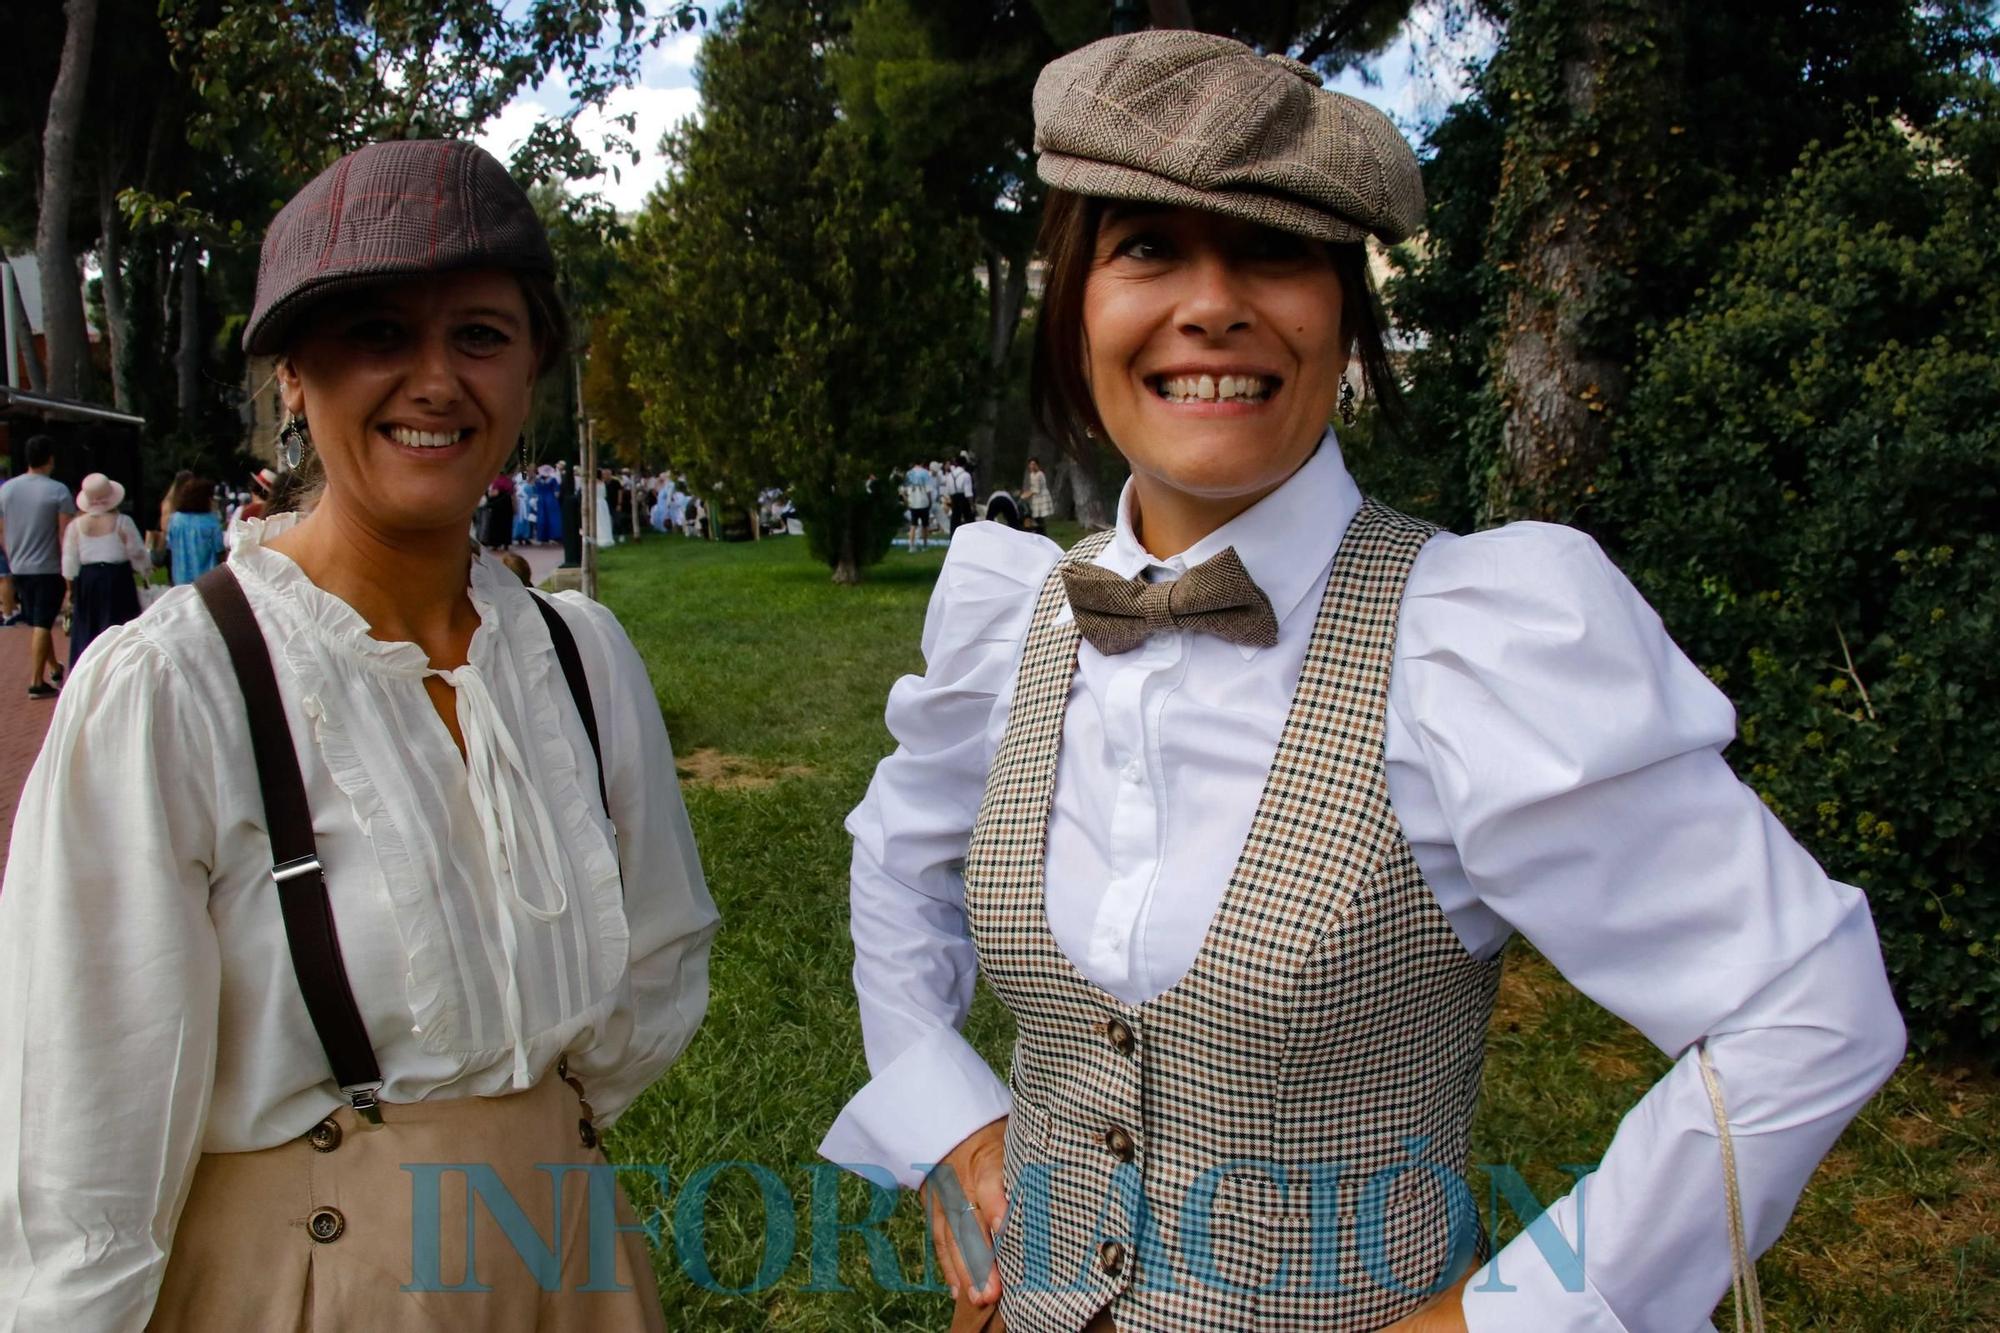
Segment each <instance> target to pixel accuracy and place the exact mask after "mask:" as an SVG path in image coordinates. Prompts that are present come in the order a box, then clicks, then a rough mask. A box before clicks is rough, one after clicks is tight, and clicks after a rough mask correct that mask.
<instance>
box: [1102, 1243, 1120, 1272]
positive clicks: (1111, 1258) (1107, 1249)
mask: <svg viewBox="0 0 2000 1333" xmlns="http://www.w3.org/2000/svg"><path fill="white" fill-rule="evenodd" d="M1097 1266H1098V1267H1099V1268H1101V1269H1103V1270H1104V1271H1105V1272H1107V1273H1109V1274H1110V1275H1111V1276H1112V1277H1117V1276H1118V1273H1119V1270H1120V1269H1122V1268H1124V1267H1125V1247H1124V1246H1123V1245H1120V1244H1119V1243H1118V1242H1117V1241H1115V1240H1107V1241H1105V1242H1104V1243H1103V1244H1102V1245H1100V1246H1098V1247H1097Z"/></svg>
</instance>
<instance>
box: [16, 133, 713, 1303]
mask: <svg viewBox="0 0 2000 1333" xmlns="http://www.w3.org/2000/svg"><path fill="white" fill-rule="evenodd" d="M553 268H554V265H553V261H552V259H551V256H550V253H549V248H548V242H547V240H546V238H545V237H544V235H543V232H542V228H541V224H540V223H539V222H538V221H537V219H536V217H535V214H534V211H533V209H532V208H531V207H530V206H529V203H528V200H527V197H526V196H525V195H524V194H523V192H522V191H521V189H520V187H519V186H518V185H516V184H515V182H514V181H513V180H512V179H510V178H509V177H508V175H507V173H506V171H505V170H504V169H503V168H502V167H501V166H500V164H499V163H498V162H496V161H494V160H493V159H492V158H491V157H489V156H488V155H487V154H486V153H485V152H483V151H481V150H480V149H479V148H477V147H475V146H474V145H472V144H468V143H458V142H397V143H384V144H376V145H372V146H370V147H367V148H363V149H361V150H359V151H358V152H355V153H353V154H350V155H349V156H347V157H345V158H342V159H341V160H340V161H339V162H337V163H336V164H334V165H333V166H332V167H330V168H329V169H328V170H327V171H326V172H325V173H323V174H322V175H320V176H319V177H318V178H317V179H315V180H314V181H313V182H312V183H311V184H309V185H308V186H306V188H305V189H304V190H303V191H301V192H300V194H299V195H298V197H297V198H295V199H293V200H292V201H291V203H289V204H287V205H286V206H285V208H284V209H283V210H282V211H281V212H280V213H279V214H278V216H277V218H276V219H275V220H274V221H273V222H272V224H271V228H270V232H269V234H268V235H267V237H266V239H265V243H264V249H263V255H262V263H261V265H260V267H259V270H258V278H257V299H256V306H255V310H254V312H253V314H252V316H251V319H250V323H249V326H248V329H247V331H246V332H245V334H244V346H245V348H246V350H248V351H251V352H257V353H269V354H274V355H276V356H277V357H278V358H279V361H278V372H277V373H278V378H279V382H280V386H281V388H282V390H283V394H284V399H285V406H286V409H287V411H288V413H289V414H290V415H291V417H292V421H291V423H290V424H288V426H287V428H286V432H285V437H284V440H283V442H282V444H281V448H282V449H283V450H284V451H285V452H288V453H291V452H294V451H297V450H300V449H302V448H305V447H310V448H311V449H312V450H313V451H314V452H315V453H316V454H317V455H318V457H319V459H320V462H321V464H322V465H323V469H324V473H325V485H324V488H323V490H322V491H321V493H320V495H319V497H318V499H317V502H316V504H314V505H313V507H312V509H311V512H310V513H309V514H307V515H305V516H304V517H303V518H301V517H300V516H299V515H296V514H286V515H282V516H278V517H273V518H270V519H262V520H251V521H248V522H240V523H238V524H237V525H236V528H235V533H234V536H235V540H234V545H233V550H232V553H231V555H230V558H229V561H228V563H227V565H226V566H224V567H222V568H220V569H218V570H216V571H214V572H213V573H211V574H210V575H208V576H206V577H204V578H203V579H201V580H199V581H198V582H196V583H195V584H194V585H193V586H191V587H186V588H177V589H175V590H174V592H173V594H172V595H171V596H169V597H166V598H164V599H162V600H161V602H160V603H159V604H158V605H156V606H155V607H154V608H153V609H152V610H150V611H149V612H148V613H147V614H146V615H145V616H143V617H141V618H140V619H139V620H137V621H135V622H133V623H131V624H127V625H122V626H117V627H114V628H112V629H109V630H107V631H106V632H105V633H104V634H103V635H102V636H101V637H100V638H99V639H98V640H97V641H96V643H94V644H93V645H92V647H91V651H90V654H89V656H88V657H86V658H85V659H84V662H83V665H82V667H81V668H80V669H79V671H78V672H77V683H78V685H80V686H81V687H82V688H80V689H78V690H76V691H75V692H74V695H75V697H76V698H77V699H79V700H83V701H88V703H89V707H88V708H85V707H82V706H81V705H78V706H75V707H71V706H63V707H59V709H58V711H57V714H56V717H55V720H54V723H53V726H52V728H51V730H50V732H49V738H48V741H47V744H46V745H45V747H44V748H43V750H42V753H41V757H40V759H39V760H38V761H37V763H36V765H35V768H34V771H33V772H32V773H31V774H30V775H29V778H28V782H27V787H26V790H25V791H24V793H23V795H22V798H21V806H20V812H19V816H18V818H17V819H16V822H15V826H14V828H15V836H14V842H13V848H12V852H11V855H10V856H9V859H8V862H7V879H6V886H5V890H4V892H0V1090H4V1092H3V1093H0V1095H4V1098H5V1100H6V1102H7V1104H8V1106H9V1107H10V1108H13V1113H12V1114H10V1115H9V1117H8V1118H7V1123H8V1124H9V1125H10V1126H11V1128H10V1130H9V1131H8V1132H7V1133H6V1134H5V1135H4V1136H0V1138H4V1147H0V1291H4V1292H6V1297H5V1304H6V1305H7V1307H8V1308H7V1312H6V1315H5V1316H4V1317H0V1325H4V1326H5V1327H7V1328H10V1329H13V1328H19V1329H45V1328H55V1327H58V1326H62V1327H65V1328H67V1327H73V1326H75V1324H76V1322H77V1320H78V1317H79V1316H80V1317H81V1318H82V1320H83V1322H84V1324H86V1325H87V1326H88V1327H91V1328H107V1329H108V1328H121V1329H124V1328H138V1327H141V1326H146V1327H149V1328H156V1329H276V1328H294V1327H307V1326H310V1327H314V1328H354V1329H397V1328H415V1327H423V1328H433V1327H453V1328H458V1327H463V1328H478V1329H502V1328H504V1329H523V1330H525V1329H576V1330H586V1329H587V1330H593V1331H594V1330H601V1329H657V1328H660V1327H662V1326H663V1321H662V1316H661V1311H660V1304H659V1300H658V1297H657V1295H656V1293H655V1291H654V1286H653V1275H652V1270H651V1265H650V1261H649V1259H648V1256H647V1250H646V1246H645V1245H644V1243H643V1242H642V1241H640V1240H639V1239H638V1238H637V1237H636V1236H635V1235H633V1234H631V1233H629V1232H628V1233H625V1234H618V1233H617V1232H616V1230H615V1229H614V1226H613V1221H614V1218H615V1219H616V1220H617V1221H619V1222H622V1223H624V1224H626V1225H631V1224H632V1222H633V1218H632V1212H631V1209H630V1207H629V1206H628V1205H627V1204H626V1202H625V1200H624V1199H623V1197H622V1195H620V1194H619V1193H618V1187H617V1185H616V1183H615V1181H614V1180H613V1178H612V1173H611V1171H610V1170H609V1168H608V1167H607V1166H606V1164H605V1159H604V1156H603V1154H602V1152H601V1151H599V1149H598V1147H597V1133H598V1129H599V1128H600V1127H601V1126H602V1125H604V1124H605V1123H607V1122H608V1121H610V1120H611V1119H613V1118H615V1117H616V1116H617V1115H618V1114H619V1113H620V1112H621V1111H623V1109H624V1108H625V1107H626V1106H627V1105H629V1104H630V1103H631V1101H632V1100H633V1099H634V1098H635V1097H636V1096H638V1094H639V1093H640V1092H641V1091H642V1090H644V1088H645V1087H646V1086H647V1085H648V1084H649V1083H651V1082H652V1081H653V1080H654V1079H655V1078H657V1077H658V1076H659V1075H660V1074H661V1073H662V1072H663V1071H664V1070H665V1069H666V1068H667V1067H668V1066H669V1065H671V1064H672V1063H673V1061H674V1060H675V1058H676V1057H677V1056H678V1055H679V1054H680V1052H681V1050H682V1049H683V1047H685V1045H686V1044H687V1042H688V1040H689V1038H690V1037H691V1036H692V1035H693V1031H694V1029H695V1027H696V1026H697V1025H698V1024H699V1022H700V1021H701V1017H702V1012H703V1010H704V1008H705V1007H706V1004H707V993H708V989H707V958H708V947H709V939H710V936H711V935H712V933H713V932H714V929H715V924H716V913H715V908H714V905H713V903H712V902H711V901H710V899H709V896H708V893H707V890H706V888H705V887H704V884H703V880H702V872H701V865H700V862H699V860H698V859H697V857H696V854H695V848H694V843H693V839H692V836H691V834H690V831H689V828H688V820H687V814H686V812H685V810H684V809H683V807H682V804H681V798H680V793H679V789H678V786H677V785H676V782H675V776H674V764H673V757H672V755H671V753H670V752H669V749H668V743H667V734H666V729H665V727H664V725H663V724H662V722H661V719H660V712H659V707H658V705H657V703H656V701H655V696H654V693H653V689H652V686H651V684H650V683H649V682H648V680H647V677H646V672H645V670H644V667H643V666H642V664H641V662H640V659H639V656H638V654H637V653H636V652H635V651H634V650H633V647H632V645H631V643H630V642H629V641H628V640H627V639H626V637H625V635H624V633H623V631H621V630H620V628H619V626H618V624H617V622H616V621H615V620H613V619H612V617H611V615H610V614H609V613H608V612H606V611H605V610H604V609H603V608H601V607H599V606H597V605H595V604H593V603H591V602H588V601H585V600H583V599H582V598H580V597H577V596H575V595H573V594H571V595H566V596H562V597H555V598H542V597H540V596H539V595H537V594H534V593H531V592H530V591H529V590H528V589H527V588H525V587H523V586H522V584H521V583H520V581H519V580H518V579H516V578H515V577H514V576H513V575H512V574H511V573H510V572H508V570H507V569H506V568H505V567H504V566H503V565H501V564H499V563H498V562H497V561H496V560H494V559H493V558H492V557H491V556H488V555H486V554H484V553H482V552H479V551H477V550H476V549H475V548H473V547H472V546H471V545H470V544H469V542H468V540H467V530H468V524H469V523H470V521H471V518H472V514H473V511H474V509H475V507H476V506H477V505H478V504H479V502H480V499H481V497H482V496H483V495H484V494H485V491H486V488H487V484H488V482H490V481H491V480H492V478H493V476H494V475H495V473H497V472H498V471H499V470H500V469H501V467H502V466H503V464H504V462H505V460H506V457H507V455H508V452H509V451H510V450H511V449H512V447H513V445H514V443H515V440H516V439H517V438H518V436H519V433H520V427H521V423H522V421H523V419H524V418H525V416H526V415H527V412H528V409H529V400H530V395H531V393H532V391H533V388H534V385H535V382H536V379H537V377H538V376H539V374H540V373H541V371H542V370H544V369H546V368H547V367H548V365H549V364H550V363H551V362H552V361H553V360H554V359H555V358H556V357H558V356H559V355H561V352H562V348H563V340H564V336H565V334H564V323H563V317H562V309H561V306H560V304H559V303H558V302H557V300H556V297H555V291H554V286H553V282H552V274H553ZM292 463H293V464H294V465H296V463H297V458H296V457H294V458H293V459H292ZM112 830H116V834H117V836H115V837H109V836H106V834H107V833H108V832H110V831H112ZM571 1168H574V1169H571ZM474 1192H476V1193H477V1194H478V1196H479V1198H481V1199H483V1200H484V1202H483V1204H482V1203H476V1202H475V1200H473V1199H472V1198H470V1197H469V1195H470V1194H471V1193H474ZM498 1219H507V1220H508V1225H507V1228H506V1229H505V1230H503V1227H502V1225H501V1222H500V1220H498ZM521 1223H525V1224H526V1226H527V1227H528V1228H531V1229H532V1232H533V1236H534V1238H535V1239H538V1240H541V1241H542V1243H543V1244H546V1245H551V1246H552V1247H553V1248H552V1249H551V1250H550V1252H549V1253H548V1254H547V1255H546V1256H545V1258H544V1257H542V1256H535V1255H533V1253H532V1245H530V1246H529V1247H528V1249H526V1250H523V1249H519V1248H517V1242H522V1241H524V1239H525V1238H526V1235H527V1233H526V1232H524V1231H523V1230H522V1227H521V1225H520V1224H521ZM550 1237H557V1238H560V1239H559V1240H555V1241H550V1240H548V1239H546V1238H550ZM475 1247H476V1248H475ZM475 1254H476V1260H475V1258H474V1255H475ZM530 1259H534V1260H535V1262H533V1263H531V1262H530Z"/></svg>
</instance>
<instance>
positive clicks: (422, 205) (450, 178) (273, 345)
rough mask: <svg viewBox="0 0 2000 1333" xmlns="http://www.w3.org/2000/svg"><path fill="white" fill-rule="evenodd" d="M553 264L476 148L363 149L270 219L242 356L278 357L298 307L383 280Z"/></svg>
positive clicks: (418, 144) (445, 143) (519, 194)
mask: <svg viewBox="0 0 2000 1333" xmlns="http://www.w3.org/2000/svg"><path fill="white" fill-rule="evenodd" d="M555 266H556V263H555V256H554V255H553V254H552V253H551V252H550V250H549V238H548V234H547V233H546V232H545V231H543V229H542V222H541V219H540V218H538V217H536V216H535V210H534V207H533V205H531V204H530V203H529V202H528V196H527V193H526V192H525V191H524V190H522V189H521V187H520V186H519V185H517V184H516V183H515V182H514V178H513V177H512V176H510V175H508V174H507V169H506V168H505V167H503V166H501V165H500V164H499V163H498V162H496V161H495V160H494V159H493V155H492V154H490V153H488V152H487V151H486V150H485V149H483V148H481V147H480V146H479V145H477V144H473V143H467V142H465V141H463V140H459V139H399V140H392V141H390V142H388V143H374V144H369V145H368V146H367V147H365V148H357V149H355V150H354V151H353V152H351V153H349V154H348V155H347V156H346V157H343V158H341V159H340V161H338V162H336V163H334V164H333V165H332V166H330V167H328V168H327V169H326V170H325V171H322V172H321V173H320V174H319V175H317V176H315V177H313V179H312V181H311V182H310V183H309V184H308V185H307V186H306V187H305V189H303V190H300V191H299V192H298V194H297V195H295V196H293V198H292V201H291V202H290V203H288V204H286V205H285V206H284V207H283V208H281V209H279V210H278V216H277V217H275V218H273V219H271V226H270V230H268V231H266V232H265V233H264V250H263V253H262V255H261V256H260V257H259V259H258V261H257V302H256V305H255V308H253V309H252V310H251V312H250V323H249V325H248V327H246V328H245V329H244V330H243V350H244V351H246V352H250V353H253V354H257V353H274V352H279V351H282V350H284V346H285V341H286V338H287V336H288V335H289V333H290V331H291V328H292V325H293V324H294V323H295V322H296V321H297V319H298V316H299V314H300V313H301V312H302V311H303V310H304V309H305V308H306V307H307V306H308V305H310V304H312V303H313V302H314V301H316V300H318V299H319V298H320V297H322V296H327V295H330V294H331V293H334V292H337V291H341V290H344V289H348V288H353V287H361V286H365V285H367V284H369V283H372V282H379V281H381V280H382V279H383V278H391V277H396V276H398V275H400V274H410V273H439V272H443V271H444V270H446V269H456V268H504V269H515V270H522V269H527V270H538V271H541V272H544V273H553V272H554V271H555Z"/></svg>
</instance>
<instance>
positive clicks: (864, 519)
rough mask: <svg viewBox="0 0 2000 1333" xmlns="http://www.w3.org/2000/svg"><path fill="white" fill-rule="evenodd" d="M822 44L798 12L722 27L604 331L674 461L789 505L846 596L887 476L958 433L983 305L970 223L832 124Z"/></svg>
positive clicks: (832, 44)
mask: <svg viewBox="0 0 2000 1333" xmlns="http://www.w3.org/2000/svg"><path fill="white" fill-rule="evenodd" d="M841 36H842V34H841V32H840V30H839V28H838V27H837V25H836V23H835V22H834V18H833V14H832V9H831V7H830V6H829V5H826V4H824V3H813V2H812V0H751V2H750V3H748V4H745V5H743V6H742V7H741V8H739V9H734V10H731V11H728V12H727V13H725V14H724V15H723V16H722V18H721V19H720V21H719V23H718V26H717V29H716V31H715V33H714V34H713V35H712V36H711V37H710V38H709V40H708V41H707V42H706V43H705V44H704V46H703V48H702V57H701V60H700V64H699V66H698V69H697V74H698V77H699V79H700V84H701V90H702V117H701V122H700V123H699V124H698V125H689V126H686V127H684V128H683V129H681V130H679V131H677V132H676V133H675V135H673V136H672V138H671V139H670V141H669V143H668V146H667V150H668V153H669V156H670V157H671V159H672V161H673V164H674V167H675V174H674V176H673V178H672V180H671V181H670V183H669V184H667V185H666V186H664V187H663V188H662V189H661V190H660V191H659V192H657V193H656V194H655V195H654V197H653V198H652V199H651V200H649V201H648V204H647V207H646V210H645V211H644V213H642V214H641V216H640V218H639V220H638V221H637V223H636V224H635V225H634V229H633V242H632V245H631V248H630V252H629V253H630V259H631V275H630V279H629V281H628V282H627V283H626V284H625V286H624V287H623V289H622V291H621V293H620V296H619V298H618V313H617V318H618V320H619V321H620V323H621V331H622V334H623V336H624V338H625V346H626V349H627V351H626V354H627V356H628V358H629V361H630V364H631V366H632V384H633V387H634V389H635V390H637V392H638V393H639V395H640V397H641V398H642V399H643V400H644V403H645V409H644V410H645V417H646V422H647V427H648V429H649V431H650V432H651V433H652V434H653V435H654V436H656V437H658V438H660V439H662V440H663V441H665V443H666V448H667V450H668V452H669V454H670V455H671V456H672V457H673V458H674V459H675V461H676V462H678V463H680V464H681V465H683V466H684V467H687V468H688V469H690V470H691V471H692V472H693V474H694V478H695V481H696V483H697V484H698V485H700V486H701V487H703V488H704V489H705V490H706V491H707V492H708V498H710V499H712V500H715V501H719V502H723V503H726V504H728V505H730V506H732V507H747V506H748V505H749V504H750V503H751V502H752V501H753V499H754V497H755V495H756V493H757V491H759V490H760V489H762V488H763V487H766V486H769V485H772V484H774V483H779V484H783V485H785V486H787V487H789V488H790V490H791V492H792V498H793V500H794V502H795V503H796V504H797V505H798V507H799V510H800V512H801V513H802V514H803V515H804V516H805V518H806V521H807V524H808V527H809V528H810V529H812V530H813V535H814V541H815V547H816V549H820V550H822V551H823V552H824V554H825V556H826V559H827V561H828V563H829V564H830V565H831V566H832V568H833V571H834V580H835V581H836V582H839V583H852V582H856V581H858V579H859V577H860V570H861V568H862V566H864V565H866V564H868V563H870V562H871V561H872V560H874V559H877V558H879V557H880V555H881V554H882V553H883V551H884V550H886V542H887V538H888V536H889V535H890V533H891V532H893V530H894V527H895V524H896V505H897V503H898V502H897V500H896V479H895V475H894V474H895V473H896V472H897V471H898V470H899V468H900V467H901V466H904V465H907V464H908V463H909V462H910V460H912V459H914V458H916V457H917V456H918V455H919V454H922V455H925V456H929V455H931V454H934V453H936V452H937V451H938V450H939V449H940V447H942V446H943V445H946V444H949V443H950V442H952V441H955V440H956V439H957V438H958V437H959V433H960V431H961V430H962V429H963V422H964V420H965V415H966V404H967V399H968V393H969V390H970V388H971V379H972V373H973V367H975V366H976V365H977V364H978V363H979V335H980V319H981V314H980V307H981V303H980V300H979V297H978V293H977V291H976V289H975V286H974V283H973V278H972V274H973V270H974V266H975V264H976V262H977V249H976V244H975V241H974V237H973V235H972V232H971V229H970V227H969V226H968V225H967V224H966V223H964V222H963V221H961V220H958V219H955V218H952V217H950V216H948V215H943V214H941V213H939V212H937V211H936V210H935V209H934V208H932V207H931V206H929V205H927V204H926V202H925V199H924V196H923V193H922V190H921V188H920V182H919V181H918V180H917V179H916V176H915V173H914V172H913V171H911V170H909V169H906V168H899V167H897V166H896V165H894V164H893V163H892V162H891V161H890V158H889V155H888V154H886V153H884V152H882V151H881V148H880V145H879V144H878V143H876V142H875V141H874V140H873V138H872V137H871V134H870V132H869V130H868V129H867V128H866V127H863V126H860V125H857V124H855V123H852V122H849V121H846V120H843V119H842V118H841V117H839V116H838V115H837V114H836V110H835V107H836V101H835V95H834V90H833V86H832V82H831V80H830V77H829V74H828V69H827V56H828V54H829V52H832V51H834V50H836V49H837V43H838V42H839V40H840V39H841ZM871 482H872V483H873V484H872V485H871Z"/></svg>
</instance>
